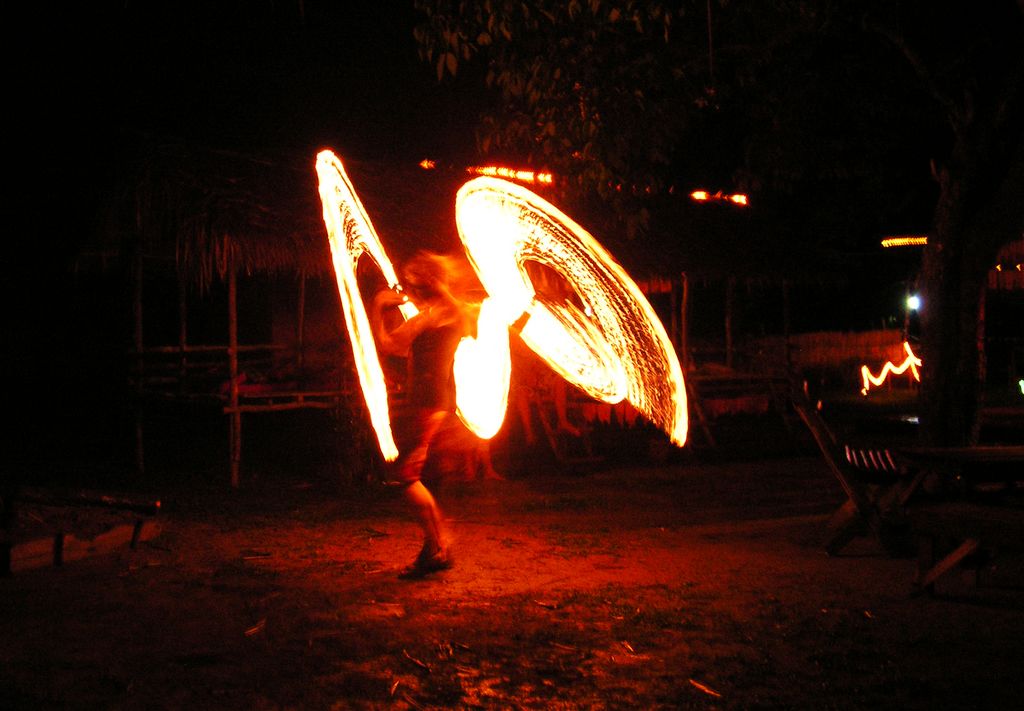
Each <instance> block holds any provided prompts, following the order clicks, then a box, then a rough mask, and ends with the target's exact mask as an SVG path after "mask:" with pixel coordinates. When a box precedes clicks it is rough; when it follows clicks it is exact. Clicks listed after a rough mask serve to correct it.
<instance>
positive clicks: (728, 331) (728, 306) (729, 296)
mask: <svg viewBox="0 0 1024 711" xmlns="http://www.w3.org/2000/svg"><path fill="white" fill-rule="evenodd" d="M735 310H736V277H734V276H730V277H729V278H728V279H727V280H726V282H725V366H726V367H727V368H732V364H733V338H732V327H733V315H734V314H733V312H734V311H735Z"/></svg>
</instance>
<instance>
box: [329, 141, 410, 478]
mask: <svg viewBox="0 0 1024 711" xmlns="http://www.w3.org/2000/svg"><path fill="white" fill-rule="evenodd" d="M316 172H317V177H318V178H319V180H320V201H321V203H322V204H323V213H324V224H325V225H326V227H327V239H328V242H329V243H330V246H331V258H332V260H333V262H334V274H335V276H336V277H337V280H338V294H339V295H340V297H341V307H342V310H343V312H344V314H345V324H346V326H347V327H348V335H349V341H350V342H351V344H352V355H353V358H354V360H355V364H356V372H357V373H358V374H359V385H360V387H361V388H362V390H363V397H364V398H365V399H366V405H367V407H368V408H369V411H370V422H371V424H372V425H373V429H374V431H375V432H376V433H377V441H378V443H379V444H380V451H381V454H383V455H384V459H385V460H386V461H389V462H391V461H394V460H395V459H396V458H397V457H398V447H397V446H396V445H395V439H394V435H393V434H392V432H391V419H390V416H389V413H388V391H387V385H386V383H385V381H384V371H383V369H382V368H381V365H380V358H379V356H378V355H377V346H376V344H375V343H374V340H373V331H372V329H371V328H370V319H369V318H368V317H367V315H366V307H365V306H364V305H363V299H362V296H361V295H360V293H359V285H358V283H357V282H356V264H357V263H358V262H359V258H360V257H361V256H362V255H363V254H368V255H369V256H370V258H371V259H373V261H374V262H376V264H377V266H378V267H379V268H380V270H381V273H382V274H383V275H384V279H385V280H386V281H387V283H388V286H390V287H395V286H397V285H398V276H397V275H396V274H395V270H394V267H392V265H391V260H389V259H388V256H387V254H386V253H385V252H384V245H383V244H381V241H380V237H378V236H377V231H376V230H375V229H373V224H372V223H371V222H370V218H369V217H368V216H367V214H366V210H365V209H363V205H362V203H361V202H360V201H359V197H358V196H357V195H356V191H355V189H354V188H353V187H352V183H351V181H349V179H348V175H346V173H345V168H344V167H343V166H342V164H341V161H340V160H338V158H337V156H335V155H334V153H332V152H331V151H327V150H325V151H321V152H320V153H319V154H317V157H316ZM399 308H400V309H401V311H402V315H403V316H404V317H405V318H407V319H408V318H411V317H412V316H413V315H414V314H415V313H416V307H415V306H414V305H413V304H412V303H408V302H407V303H404V304H402V305H401V306H400V307H399Z"/></svg>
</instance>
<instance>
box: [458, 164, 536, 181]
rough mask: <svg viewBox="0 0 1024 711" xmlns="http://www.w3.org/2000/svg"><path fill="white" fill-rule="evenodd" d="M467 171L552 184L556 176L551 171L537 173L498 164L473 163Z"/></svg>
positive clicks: (493, 176)
mask: <svg viewBox="0 0 1024 711" xmlns="http://www.w3.org/2000/svg"><path fill="white" fill-rule="evenodd" d="M466 172H467V173H472V174H473V175H484V176H487V177H491V178H506V179H508V180H516V181H518V182H520V183H528V184H531V185H533V184H540V185H551V183H552V182H554V177H553V176H552V175H551V173H536V172H534V171H532V170H516V169H515V168H505V167H503V166H498V165H473V166H470V167H468V168H466Z"/></svg>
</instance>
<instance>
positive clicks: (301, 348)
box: [295, 271, 306, 383]
mask: <svg viewBox="0 0 1024 711" xmlns="http://www.w3.org/2000/svg"><path fill="white" fill-rule="evenodd" d="M295 329H296V334H295V340H296V343H295V348H296V351H297V352H296V354H295V357H296V367H297V369H298V376H299V377H298V380H299V382H300V383H304V382H305V381H306V357H305V344H306V273H305V272H304V271H300V272H299V313H298V316H297V317H296V326H295Z"/></svg>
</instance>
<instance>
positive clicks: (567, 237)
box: [316, 150, 688, 461]
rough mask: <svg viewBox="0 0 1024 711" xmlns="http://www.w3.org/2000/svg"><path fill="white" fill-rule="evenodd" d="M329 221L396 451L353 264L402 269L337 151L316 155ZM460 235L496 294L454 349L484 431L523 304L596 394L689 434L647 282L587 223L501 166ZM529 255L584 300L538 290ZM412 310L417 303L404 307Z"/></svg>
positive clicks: (388, 449) (459, 396) (501, 407)
mask: <svg viewBox="0 0 1024 711" xmlns="http://www.w3.org/2000/svg"><path fill="white" fill-rule="evenodd" d="M316 171H317V175H318V177H319V181H320V188H319V189H320V199H321V202H322V204H323V216H324V224H325V225H326V227H327V236H328V241H329V243H330V247H331V256H332V260H333V263H334V271H335V275H336V277H337V280H338V291H339V294H340V296H341V303H342V309H343V311H344V315H345V323H346V326H347V328H348V333H349V339H350V341H351V343H352V353H353V356H354V359H355V363H356V369H357V371H358V374H359V382H360V386H361V388H362V391H363V396H364V398H365V400H366V404H367V407H368V409H369V411H370V420H371V423H372V425H373V428H374V430H375V432H376V433H377V440H378V442H379V444H380V449H381V453H382V454H383V455H384V458H385V459H386V460H387V461H393V460H394V459H395V458H397V456H398V449H397V447H396V445H395V442H394V436H393V434H392V431H391V422H390V414H389V411H388V400H387V387H386V384H385V381H384V374H383V370H382V368H381V365H380V359H379V356H378V353H377V347H376V344H375V342H374V339H373V334H372V330H371V328H370V323H369V318H368V317H367V314H366V308H365V306H364V304H363V301H362V297H361V295H360V293H359V288H358V283H357V281H356V274H355V272H356V265H357V263H358V261H359V259H360V257H361V256H362V255H363V254H368V255H369V256H370V257H371V259H373V261H374V262H375V263H376V264H377V266H378V268H379V269H380V270H381V273H382V275H383V276H384V279H385V280H386V282H387V284H388V286H389V287H391V288H397V287H398V286H399V282H398V277H397V275H396V273H395V270H394V267H393V266H392V264H391V261H390V260H389V259H388V257H387V254H386V252H385V251H384V247H383V245H382V243H381V241H380V238H379V237H378V235H377V233H376V231H375V230H374V228H373V224H372V223H371V222H370V219H369V217H368V216H367V214H366V211H365V210H364V208H363V206H362V203H360V201H359V198H358V196H357V195H356V192H355V189H354V188H353V186H352V183H351V181H350V180H349V178H348V176H347V175H346V173H345V169H344V167H343V166H342V163H341V161H340V160H339V159H338V157H337V156H336V155H334V153H332V152H331V151H329V150H325V151H322V152H321V153H319V154H318V155H317V161H316ZM456 222H457V224H458V229H459V236H460V238H461V239H462V242H463V245H464V247H465V248H466V250H467V253H468V256H469V259H470V261H471V262H472V264H473V267H474V269H475V270H476V272H477V274H478V276H479V277H480V280H481V283H482V284H483V286H484V288H485V289H486V290H487V292H488V294H489V297H488V298H487V299H485V300H484V301H483V303H482V304H481V306H480V313H479V316H478V319H477V334H476V336H475V337H473V338H463V339H462V341H461V342H460V344H459V347H458V349H457V350H456V354H455V364H454V375H455V384H456V406H457V410H458V414H459V417H460V418H462V420H463V421H464V422H465V423H466V425H467V427H469V429H471V430H472V431H473V432H474V433H475V434H477V435H478V436H480V437H482V438H485V439H486V438H489V437H492V436H494V434H496V433H497V431H498V429H499V428H500V427H501V423H502V421H503V420H504V416H505V412H506V410H507V406H508V389H509V380H510V374H511V357H510V354H509V327H510V326H511V325H512V324H514V323H516V322H517V321H520V319H522V317H523V316H524V315H525V316H526V317H527V318H526V323H525V325H524V326H523V328H522V330H521V332H520V335H521V337H522V338H523V340H524V341H525V342H526V344H527V345H528V346H529V347H530V348H531V349H532V350H534V351H535V352H536V353H537V354H538V355H539V356H540V357H541V358H543V359H544V360H545V361H546V362H547V363H548V364H549V365H550V366H551V367H552V368H553V369H554V370H555V371H556V372H558V373H559V374H560V375H562V377H564V378H565V379H566V380H568V381H569V382H571V383H573V384H574V385H576V386H578V387H580V388H581V389H583V390H584V391H585V392H587V393H589V394H590V395H592V396H593V397H595V398H597V399H600V400H603V401H605V402H609V403H616V402H621V401H622V400H623V399H628V401H629V402H630V403H631V404H632V405H633V406H634V407H635V408H636V409H637V410H638V411H639V412H641V413H643V414H644V415H646V416H647V417H648V418H649V419H650V420H651V421H652V422H654V423H655V424H656V425H658V426H660V427H661V428H662V429H664V430H665V432H667V433H668V435H669V437H670V438H671V440H672V441H673V442H675V443H676V444H678V445H680V446H682V445H683V444H685V442H686V434H687V427H688V421H687V413H686V388H685V384H684V382H683V375H682V370H681V368H680V366H679V360H678V358H677V357H676V354H675V351H674V350H673V348H672V344H671V341H670V340H669V338H668V335H667V334H666V333H665V329H664V326H662V324H661V322H660V321H659V320H658V317H657V315H656V314H655V313H654V310H653V309H652V308H651V305H650V304H649V303H648V302H647V300H646V299H645V298H644V296H643V294H642V293H641V291H640V289H639V287H637V285H636V284H635V283H634V282H633V281H632V279H630V278H629V276H628V275H627V274H626V272H625V270H623V269H622V267H621V266H619V265H618V263H617V262H615V260H614V259H613V258H612V257H611V255H610V254H608V252H606V251H605V250H604V248H603V247H602V246H601V245H600V244H599V243H598V242H597V240H595V239H594V238H593V237H592V236H591V235H590V234H589V233H588V232H587V231H586V230H584V229H583V228H582V227H580V226H579V225H577V224H576V223H575V222H573V221H572V220H571V219H570V218H569V217H568V216H566V215H565V214H563V213H562V212H561V211H559V210H558V209H557V208H555V207H554V206H553V205H551V204H550V203H548V202H546V201H545V200H543V199H542V198H540V197H539V196H537V195H535V194H534V193H532V192H530V191H529V190H527V189H526V188H523V187H521V186H518V185H515V184H513V183H509V182H507V181H504V180H499V179H496V178H488V177H480V178H476V179H474V180H471V181H469V182H468V183H466V184H465V185H464V186H463V187H462V188H461V189H460V190H459V192H458V195H457V198H456ZM527 261H535V262H539V263H541V264H544V265H546V266H547V267H549V268H551V269H553V270H554V271H555V272H557V273H558V274H560V275H561V276H562V277H563V278H564V279H565V280H566V282H567V283H568V284H569V285H570V286H571V287H572V289H573V290H574V292H575V294H576V295H577V296H578V297H579V299H580V301H581V303H582V306H576V305H575V304H574V303H571V302H569V301H565V302H560V303H556V302H554V301H552V300H551V299H548V298H546V297H540V296H538V295H537V294H536V293H535V291H534V288H533V285H532V283H531V281H530V278H529V276H528V274H527V272H526V269H525V264H526V262H527ZM399 308H400V310H401V312H402V315H403V317H404V318H406V319H409V318H411V317H412V316H414V315H415V314H416V313H417V311H416V307H415V306H414V305H413V304H412V303H410V302H407V303H404V304H402V305H401V306H400V307H399Z"/></svg>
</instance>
